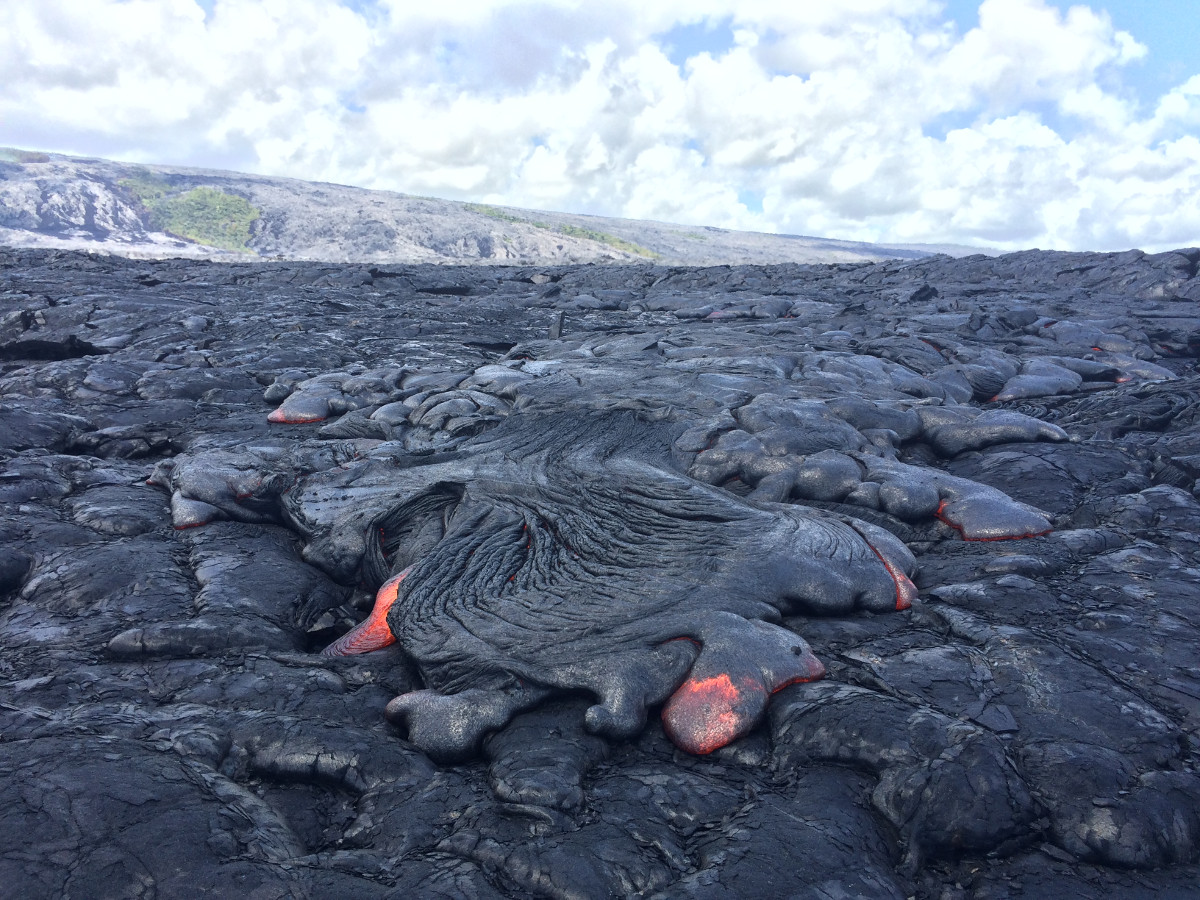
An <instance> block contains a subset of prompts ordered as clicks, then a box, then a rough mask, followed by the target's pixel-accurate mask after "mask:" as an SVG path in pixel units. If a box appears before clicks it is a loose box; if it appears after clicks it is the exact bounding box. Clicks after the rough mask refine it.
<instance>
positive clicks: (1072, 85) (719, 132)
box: [0, 0, 1200, 249]
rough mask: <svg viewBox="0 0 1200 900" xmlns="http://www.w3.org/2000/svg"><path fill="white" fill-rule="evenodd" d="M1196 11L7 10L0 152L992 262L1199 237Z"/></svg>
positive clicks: (114, 0)
mask: <svg viewBox="0 0 1200 900" xmlns="http://www.w3.org/2000/svg"><path fill="white" fill-rule="evenodd" d="M1196 11H1197V10H1196V6H1195V0H1188V2H1186V3H1185V2H1183V0H1158V2H1155V3H1134V2H1131V0H1104V2H1101V0H1097V2H1093V3H1077V4H1070V3H1066V2H1059V0H949V2H939V0H842V2H840V3H838V4H798V3H795V2H794V0H788V2H781V0H652V2H647V0H641V2H637V0H608V2H605V3H603V4H597V3H583V2H580V0H456V2H455V3H452V4H417V3H413V2H412V0H342V2H338V0H287V2H283V0H5V2H4V3H3V4H0V79H2V83H3V84H4V85H5V89H4V91H2V92H0V144H4V145H10V146H17V147H24V148H28V149H44V150H52V151H59V152H65V153H75V154H80V155H98V156H108V157H114V158H119V159H127V160H133V161H145V162H161V163H167V164H175V165H195V166H205V167H218V168H231V169H236V170H241V171H248V172H256V173H263V174H273V175H286V176H292V177H298V178H307V179H313V180H321V181H334V182H341V183H347V184H357V185H362V186H364V187H373V188H382V189H390V190H398V191H404V192H408V193H414V194H422V195H431V196H441V197H449V198H454V199H464V200H474V201H481V202H487V203H494V204H504V205H510V206H520V207H527V208H535V209H536V208H541V209H561V210H569V211H575V212H585V213H594V214H601V215H615V216H627V217H633V218H651V219H657V220H661V221H668V222H684V223H689V224H705V225H717V226H723V227H728V228H740V229H748V230H757V231H775V232H784V233H792V234H810V235H820V236H827V237H839V238H846V239H855V240H877V241H904V242H952V243H962V244H974V245H986V246H993V247H1000V248H1003V249H1018V248H1022V247H1031V246H1040V247H1044V248H1062V249H1122V248H1126V247H1131V246H1140V247H1145V248H1149V249H1165V248H1168V247H1172V246H1183V245H1193V244H1200V203H1197V202H1196V197H1197V196H1200V35H1198V31H1200V29H1198V28H1197V26H1195V25H1194V24H1193V23H1194V21H1195V18H1196V15H1195V14H1196Z"/></svg>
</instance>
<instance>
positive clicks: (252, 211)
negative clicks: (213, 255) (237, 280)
mask: <svg viewBox="0 0 1200 900" xmlns="http://www.w3.org/2000/svg"><path fill="white" fill-rule="evenodd" d="M118 184H119V185H120V186H121V187H123V188H125V190H127V191H129V193H130V194H132V195H133V197H134V198H135V199H136V200H137V201H138V202H139V203H141V204H142V206H143V207H145V209H146V212H147V213H148V215H149V220H150V222H149V224H150V227H151V228H154V229H157V230H159V231H166V232H169V233H170V234H173V235H176V236H178V237H181V238H184V239H185V240H189V241H195V242H196V243H198V244H207V245H208V246H210V247H218V248H220V249H221V250H234V251H243V252H244V251H245V250H246V249H247V248H246V244H247V242H248V241H249V240H250V226H251V224H252V223H254V222H255V221H256V220H257V219H258V218H259V216H260V215H261V212H260V211H259V210H258V208H257V207H254V206H251V205H250V203H249V202H247V201H246V200H245V199H244V198H242V197H238V196H236V195H234V194H226V193H223V192H222V191H217V190H214V189H212V188H206V187H198V188H192V189H191V190H189V191H186V192H185V191H184V190H183V189H182V188H177V187H175V186H174V185H172V184H171V183H170V182H169V181H167V180H166V179H165V178H160V177H158V176H156V175H153V174H152V173H150V172H146V171H141V172H138V173H136V174H135V175H134V176H133V177H131V178H123V179H121V181H119V182H118Z"/></svg>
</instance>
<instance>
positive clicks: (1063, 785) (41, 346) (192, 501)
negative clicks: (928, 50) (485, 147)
mask: <svg viewBox="0 0 1200 900" xmlns="http://www.w3.org/2000/svg"><path fill="white" fill-rule="evenodd" d="M1198 262H1200V251H1196V250H1185V251H1180V252H1177V253H1168V254H1159V255H1156V256H1147V255H1144V254H1141V253H1137V252H1131V253H1126V254H1063V253H1042V252H1036V251H1034V252H1028V253H1021V254H1013V255H1009V256H1005V257H1000V258H985V257H968V258H965V259H958V260H952V259H949V258H946V257H934V258H929V259H924V260H920V261H917V262H888V263H879V264H867V265H841V266H801V265H782V266H769V267H732V268H731V267H719V268H707V269H696V268H673V267H664V266H651V265H639V266H608V267H603V266H578V267H562V268H519V267H510V268H480V267H471V268H458V269H456V268H446V267H435V266H358V265H342V266H338V265H324V264H308V263H274V264H219V263H210V262H201V261H182V260H176V261H161V262H153V263H147V262H133V261H128V260H121V259H116V258H105V257H91V256H87V255H83V254H72V253H66V252H48V251H32V250H18V251H14V250H6V251H0V303H2V308H0V316H2V318H0V646H2V647H3V654H2V656H0V773H2V774H3V778H2V779H0V793H2V794H3V797H2V802H0V835H2V840H0V879H2V880H0V883H3V884H5V885H6V886H7V887H6V890H9V891H11V892H13V893H14V896H24V897H89V898H92V897H131V896H133V897H176V896H189V897H190V896H197V895H212V896H254V897H264V898H265V897H297V896H300V897H304V896H311V897H326V896H337V897H350V898H359V897H361V898H377V897H378V898H383V897H410V896H421V897H424V896H435V897H436V896H444V897H484V898H487V897H610V896H613V897H704V898H723V897H750V896H756V897H774V896H787V897H813V898H817V897H871V898H876V897H898V898H899V897H913V896H920V897H936V898H967V897H970V898H981V900H982V898H1000V897H1044V896H1047V895H1052V894H1061V895H1062V896H1067V897H1108V896H1118V895H1119V896H1123V897H1171V896H1177V897H1186V896H1192V895H1194V891H1195V884H1196V881H1197V878H1198V877H1200V867H1198V866H1197V861H1198V860H1200V774H1198V772H1197V763H1198V761H1200V760H1198V754H1200V730H1198V729H1200V666H1198V664H1197V659H1196V648H1197V646H1200V537H1198V535H1200V504H1198V502H1197V499H1196V480H1195V479H1196V476H1197V475H1198V474H1200V423H1198V422H1197V409H1198V408H1200V407H1198V406H1197V388H1198V387H1200V375H1198V374H1197V373H1196V371H1195V361H1196V358H1197V354H1198V353H1200V316H1197V314H1196V304H1197V302H1198V301H1200V278H1198V277H1197V263H1198Z"/></svg>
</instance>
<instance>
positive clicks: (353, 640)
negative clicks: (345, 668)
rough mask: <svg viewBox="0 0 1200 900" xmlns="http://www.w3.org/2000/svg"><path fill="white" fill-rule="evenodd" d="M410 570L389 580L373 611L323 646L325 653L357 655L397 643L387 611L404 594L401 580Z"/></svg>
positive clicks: (327, 654)
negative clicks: (390, 626)
mask: <svg viewBox="0 0 1200 900" xmlns="http://www.w3.org/2000/svg"><path fill="white" fill-rule="evenodd" d="M410 571H412V566H409V567H408V568H407V569H405V570H404V571H403V572H401V573H400V574H399V575H393V576H392V577H391V578H389V579H388V580H387V581H385V582H384V583H383V586H382V587H381V588H380V589H379V590H378V591H377V592H376V594H375V606H374V608H373V609H372V610H371V614H370V615H369V616H367V618H366V619H364V620H363V621H362V622H360V623H359V624H358V625H356V626H355V627H354V628H351V629H350V630H349V631H347V632H346V633H345V634H343V635H342V636H341V637H340V638H338V639H337V640H336V641H334V642H333V643H332V644H330V645H329V646H328V647H326V648H325V649H324V650H322V651H321V655H322V656H354V655H356V654H359V653H370V652H371V651H372V650H382V649H383V648H384V647H388V646H391V645H392V644H394V643H396V636H395V635H394V634H392V629H391V628H389V627H388V623H387V615H388V610H390V609H391V608H392V604H393V603H395V602H396V598H397V597H398V596H399V595H400V583H401V582H402V581H404V578H405V576H407V575H408V573H409V572H410Z"/></svg>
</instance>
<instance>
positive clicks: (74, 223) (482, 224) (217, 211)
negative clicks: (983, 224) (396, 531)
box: [0, 148, 980, 266]
mask: <svg viewBox="0 0 1200 900" xmlns="http://www.w3.org/2000/svg"><path fill="white" fill-rule="evenodd" d="M0 244H4V245H8V246H14V247H65V248H72V249H87V250H98V251H102V252H107V253H116V254H120V255H124V256H135V257H172V256H183V257H198V258H208V259H238V258H245V259H277V258H280V259H303V260H321V261H327V262H380V263H383V262H403V263H421V262H433V263H459V264H462V263H475V262H478V263H492V264H495V263H512V264H523V265H530V264H533V265H540V264H561V263H586V262H637V261H640V260H645V261H654V262H658V263H665V264H669V265H701V266H702V265H723V264H748V263H759V264H765V263H779V262H800V263H812V262H871V261H875V260H880V259H891V258H908V259H917V258H920V257H922V256H929V255H931V254H933V253H949V254H950V255H953V256H963V255H966V254H968V253H977V252H980V251H978V250H976V249H973V248H966V247H946V246H933V245H929V246H922V245H892V246H888V245H880V244H866V243H857V242H853V241H835V240H826V239H824V238H814V237H799V236H795V235H776V234H759V233H755V232H745V231H729V230H727V229H723V228H708V227H699V226H688V225H669V224H665V223H662V222H648V221H638V220H633V219H610V218H604V217H601V216H582V215H573V214H570V213H554V212H540V211H534V210H525V209H513V208H509V207H496V206H489V205H484V204H476V203H463V202H458V201H454V200H438V199H434V198H431V197H414V196H410V195H408V194H399V193H394V192H392V191H373V190H366V189H363V188H355V187H346V186H344V185H336V184H323V183H318V182H309V181H300V180H297V179H292V178H268V177H264V176H259V175H242V174H238V173H234V172H223V171H217V170H208V169H185V168H171V167H167V166H143V165H135V164H132V163H121V162H113V161H110V160H104V159H81V158H76V157H70V156H63V155H60V154H55V153H40V152H33V151H26V150H13V149H7V148H0Z"/></svg>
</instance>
